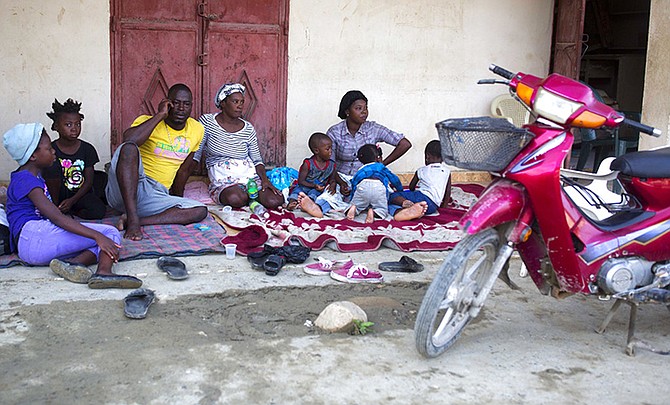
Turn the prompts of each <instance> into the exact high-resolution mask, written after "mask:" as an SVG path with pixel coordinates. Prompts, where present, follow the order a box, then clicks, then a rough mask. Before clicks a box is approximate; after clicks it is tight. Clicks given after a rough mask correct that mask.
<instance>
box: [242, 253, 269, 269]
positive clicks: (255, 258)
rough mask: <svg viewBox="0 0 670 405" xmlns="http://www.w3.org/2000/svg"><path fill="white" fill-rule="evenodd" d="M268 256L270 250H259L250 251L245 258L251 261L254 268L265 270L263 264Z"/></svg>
mask: <svg viewBox="0 0 670 405" xmlns="http://www.w3.org/2000/svg"><path fill="white" fill-rule="evenodd" d="M269 256H270V252H267V251H265V250H261V251H260V252H250V253H249V254H247V260H248V261H249V263H251V267H252V268H254V269H256V270H265V269H264V268H263V265H264V264H265V261H266V260H267V259H268V257H269Z"/></svg>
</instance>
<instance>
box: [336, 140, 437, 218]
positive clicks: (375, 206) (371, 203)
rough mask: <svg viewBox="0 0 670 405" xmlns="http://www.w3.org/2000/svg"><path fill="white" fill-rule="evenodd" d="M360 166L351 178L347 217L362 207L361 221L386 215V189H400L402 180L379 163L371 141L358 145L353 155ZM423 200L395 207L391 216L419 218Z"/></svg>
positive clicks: (356, 212)
mask: <svg viewBox="0 0 670 405" xmlns="http://www.w3.org/2000/svg"><path fill="white" fill-rule="evenodd" d="M356 156H357V157H358V160H359V161H360V162H361V163H363V166H362V167H361V168H360V169H358V171H357V172H356V174H355V175H354V177H353V178H352V179H351V193H352V196H353V197H352V198H351V205H350V207H349V208H348V209H347V211H346V212H347V219H350V220H353V219H354V217H355V216H356V215H358V214H360V213H361V212H362V211H363V210H367V214H366V217H365V223H368V224H370V223H372V222H373V221H374V216H375V215H377V216H378V217H380V218H382V219H386V218H387V217H388V216H389V211H388V203H389V190H388V187H389V186H391V187H392V188H393V189H394V190H396V191H402V183H401V182H400V179H399V178H398V176H396V175H395V174H393V172H391V171H390V170H389V169H388V168H387V167H386V166H384V164H383V163H382V151H381V149H380V148H379V147H377V146H376V145H373V144H366V145H363V146H361V148H360V149H359V150H358V153H357V155H356ZM426 209H427V204H426V203H425V202H423V201H422V202H418V203H412V204H408V206H407V207H405V208H404V209H401V210H398V212H397V213H396V214H395V215H394V216H393V219H395V220H397V221H408V220H411V219H416V218H420V217H421V216H423V215H424V214H425V213H426Z"/></svg>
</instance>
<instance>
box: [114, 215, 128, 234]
mask: <svg viewBox="0 0 670 405" xmlns="http://www.w3.org/2000/svg"><path fill="white" fill-rule="evenodd" d="M127 220H128V217H127V216H126V214H121V216H120V217H119V220H118V221H116V229H118V230H119V231H122V230H124V229H126V221H127Z"/></svg>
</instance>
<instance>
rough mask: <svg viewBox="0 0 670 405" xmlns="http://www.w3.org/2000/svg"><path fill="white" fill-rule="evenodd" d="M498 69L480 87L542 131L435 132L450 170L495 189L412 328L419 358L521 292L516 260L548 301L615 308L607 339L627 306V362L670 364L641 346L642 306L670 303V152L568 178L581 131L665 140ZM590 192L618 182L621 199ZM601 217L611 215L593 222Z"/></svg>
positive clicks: (463, 224) (553, 77)
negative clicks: (627, 132) (487, 308)
mask: <svg viewBox="0 0 670 405" xmlns="http://www.w3.org/2000/svg"><path fill="white" fill-rule="evenodd" d="M489 69H490V70H491V71H492V72H493V73H495V74H497V75H499V76H501V77H502V78H503V79H502V80H501V79H496V80H493V79H486V80H480V81H479V83H480V84H505V85H506V86H508V87H509V90H510V93H511V94H512V95H513V96H514V97H515V98H516V99H517V100H519V101H520V102H522V103H523V104H524V105H525V106H526V108H528V109H529V110H530V112H531V113H532V116H533V117H534V121H533V122H532V123H530V124H528V125H525V126H524V127H523V128H517V127H515V126H513V125H512V124H510V123H509V122H507V121H506V120H504V119H500V118H490V117H479V118H463V119H450V120H446V121H443V122H440V123H438V124H436V126H437V129H438V133H439V136H440V142H441V144H442V156H443V158H444V161H445V162H446V163H447V164H449V165H453V166H456V167H460V168H463V169H469V170H482V171H488V172H490V173H491V175H492V176H493V181H492V182H491V184H490V185H489V186H488V187H487V188H486V190H485V191H484V192H483V193H482V195H481V196H480V197H479V199H478V201H477V202H476V203H475V204H474V205H473V206H472V207H471V208H470V209H469V210H468V212H467V213H466V214H465V215H464V216H463V217H462V218H461V220H460V221H459V227H460V228H461V229H462V231H463V232H464V234H465V236H464V238H463V239H462V240H461V241H460V242H459V243H458V244H457V245H456V247H455V248H454V249H453V251H452V252H450V254H449V255H448V257H447V258H446V259H445V261H444V263H443V264H442V266H441V268H440V269H439V271H438V272H437V274H436V276H435V279H434V280H433V281H432V283H431V284H430V286H429V288H428V290H427V292H426V295H425V297H424V299H423V302H422V303H421V308H420V309H419V311H418V313H417V319H416V324H415V327H414V332H415V342H416V347H417V349H418V351H419V352H420V353H421V354H422V355H424V356H426V357H435V356H437V355H439V354H441V353H442V352H444V351H445V350H447V349H448V348H449V347H450V346H451V345H453V344H454V343H455V341H456V339H457V338H458V337H459V335H460V334H461V332H462V331H463V329H464V328H465V326H466V325H468V323H469V322H470V321H471V320H472V319H474V318H475V317H476V316H477V314H478V313H479V311H480V310H481V309H482V307H483V305H484V301H485V300H486V297H487V296H488V294H489V292H490V290H491V288H492V287H493V284H494V282H495V280H496V278H501V279H502V280H503V281H505V282H506V283H507V284H508V285H510V287H513V286H514V285H513V283H512V282H511V281H510V280H509V277H508V274H507V271H508V269H509V259H510V256H511V255H512V253H513V252H514V251H516V252H518V254H519V256H520V257H521V260H522V261H523V264H524V266H525V267H526V269H527V271H528V275H530V277H531V279H532V280H533V282H534V284H535V285H536V286H537V288H538V289H539V290H540V292H541V293H542V294H545V295H552V296H553V297H556V298H558V297H564V296H567V295H570V294H586V295H591V296H596V297H599V298H601V299H612V300H614V305H613V307H612V309H611V310H610V312H609V313H608V315H607V316H606V318H605V320H604V321H603V323H602V324H601V325H600V327H599V329H598V332H600V333H602V332H603V331H604V330H605V328H606V327H607V325H608V323H609V322H610V320H611V319H612V316H613V315H614V313H615V312H616V311H617V309H618V308H619V307H620V304H622V303H626V304H629V305H630V308H631V312H630V318H629V325H628V342H627V353H628V354H629V355H633V354H634V348H635V347H636V346H638V347H644V348H647V349H650V350H653V351H655V352H658V353H663V354H667V352H664V351H662V350H657V349H655V348H653V347H651V346H650V345H648V344H646V343H644V342H642V341H639V340H637V339H635V337H634V330H635V316H636V312H637V308H638V306H639V305H640V304H642V303H660V304H663V305H668V304H669V303H670V290H669V289H668V285H669V284H670V148H663V149H657V150H652V151H641V152H633V153H628V154H624V155H622V156H619V157H617V158H616V159H615V160H614V161H613V162H612V163H611V166H610V170H611V172H610V173H609V174H605V175H598V174H591V173H585V172H577V171H571V170H566V169H562V167H563V166H564V162H565V160H566V157H567V156H569V154H570V150H571V147H572V143H573V140H574V138H573V135H572V132H571V129H573V128H590V129H601V128H604V129H607V128H609V129H615V128H617V127H619V126H621V125H629V126H632V127H635V128H636V129H638V130H639V131H640V132H643V133H646V134H650V135H654V136H659V135H660V131H658V130H656V129H654V128H652V127H649V126H647V125H643V124H640V123H638V122H635V121H632V120H629V119H627V118H625V117H624V115H623V114H622V113H619V112H617V111H615V110H614V109H612V108H610V107H609V106H607V105H605V104H603V103H601V102H599V101H598V100H597V99H596V98H595V97H594V94H593V91H592V89H591V88H590V87H588V86H586V85H585V84H583V83H580V82H578V81H575V80H572V79H569V78H567V77H564V76H561V75H558V74H550V75H549V76H547V77H545V78H541V77H536V76H533V75H530V74H525V73H521V72H519V73H512V72H510V71H507V70H505V69H503V68H501V67H499V66H496V65H491V66H490V67H489ZM585 180H588V181H594V180H595V181H607V180H613V181H615V182H616V183H617V186H618V187H621V188H622V192H621V193H617V194H616V195H617V197H618V198H617V199H615V200H612V199H608V200H604V199H603V198H601V196H599V195H598V194H596V193H594V192H593V191H592V189H591V188H589V187H588V186H587V185H584V181H585ZM568 189H570V190H572V191H573V192H571V193H568V192H566V190H568ZM575 195H576V196H577V197H578V199H579V200H580V203H576V202H575V201H576V200H577V198H575V197H574V196H575ZM571 196H572V197H571ZM584 202H586V203H584ZM595 210H606V212H607V213H608V215H606V216H602V215H601V216H594V215H591V212H592V211H595Z"/></svg>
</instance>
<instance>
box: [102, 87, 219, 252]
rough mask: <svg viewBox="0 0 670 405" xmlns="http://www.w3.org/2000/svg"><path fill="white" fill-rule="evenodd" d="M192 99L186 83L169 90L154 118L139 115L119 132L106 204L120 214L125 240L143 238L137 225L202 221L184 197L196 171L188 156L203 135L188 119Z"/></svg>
mask: <svg viewBox="0 0 670 405" xmlns="http://www.w3.org/2000/svg"><path fill="white" fill-rule="evenodd" d="M192 106H193V95H192V93H191V90H190V89H189V88H188V86H186V85H185V84H181V83H180V84H175V85H174V86H172V87H170V90H169V91H168V94H167V98H166V99H164V100H162V101H161V102H160V103H159V104H158V112H157V113H156V115H154V116H149V115H141V116H139V117H137V119H135V121H134V122H133V124H132V125H131V127H130V128H128V129H127V130H126V131H125V132H124V133H123V143H122V144H121V145H120V146H119V148H118V149H117V150H116V152H115V153H114V156H113V157H112V167H111V168H110V171H109V182H108V183H107V189H106V194H107V201H108V202H109V205H110V206H112V207H113V208H115V209H117V210H119V211H122V212H124V213H125V215H124V216H122V217H121V221H120V222H119V224H118V227H119V229H124V228H125V230H126V232H125V235H124V237H125V238H127V239H131V240H140V239H142V230H141V226H142V225H158V224H183V225H186V224H191V223H194V222H199V221H202V220H203V219H204V218H205V217H206V216H207V207H205V206H204V205H203V204H202V203H200V202H198V201H195V200H190V199H187V198H183V195H184V186H185V185H186V180H188V177H189V176H190V175H191V173H192V172H193V169H194V167H195V164H194V161H193V155H194V154H195V151H197V150H198V148H199V147H200V142H201V141H202V138H203V136H204V132H205V130H204V128H203V126H202V124H200V123H199V122H198V121H196V120H194V119H193V118H191V117H190V115H191V109H192Z"/></svg>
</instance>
